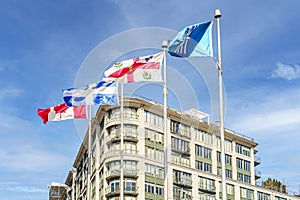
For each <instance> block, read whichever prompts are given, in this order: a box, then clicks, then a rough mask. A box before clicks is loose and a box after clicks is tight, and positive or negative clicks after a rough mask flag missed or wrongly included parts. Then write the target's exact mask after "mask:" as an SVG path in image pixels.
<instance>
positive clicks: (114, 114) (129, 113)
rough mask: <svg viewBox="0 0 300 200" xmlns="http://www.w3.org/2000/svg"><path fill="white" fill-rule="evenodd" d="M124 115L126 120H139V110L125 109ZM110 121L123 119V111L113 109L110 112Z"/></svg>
mask: <svg viewBox="0 0 300 200" xmlns="http://www.w3.org/2000/svg"><path fill="white" fill-rule="evenodd" d="M123 115H124V118H125V119H126V118H130V119H137V109H136V108H130V107H125V108H124V110H123ZM107 117H108V119H109V120H110V119H118V118H120V117H121V111H120V108H114V109H111V110H110V111H109V112H108V116H107Z"/></svg>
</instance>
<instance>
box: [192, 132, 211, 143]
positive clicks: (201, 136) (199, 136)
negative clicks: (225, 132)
mask: <svg viewBox="0 0 300 200" xmlns="http://www.w3.org/2000/svg"><path fill="white" fill-rule="evenodd" d="M195 139H196V140H199V141H201V142H204V143H207V144H212V134H210V133H207V132H205V131H202V130H199V129H195Z"/></svg>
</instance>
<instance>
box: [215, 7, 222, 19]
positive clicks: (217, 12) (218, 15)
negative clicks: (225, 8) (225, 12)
mask: <svg viewBox="0 0 300 200" xmlns="http://www.w3.org/2000/svg"><path fill="white" fill-rule="evenodd" d="M220 17H222V14H221V11H220V10H219V9H216V10H215V18H216V19H217V18H220Z"/></svg>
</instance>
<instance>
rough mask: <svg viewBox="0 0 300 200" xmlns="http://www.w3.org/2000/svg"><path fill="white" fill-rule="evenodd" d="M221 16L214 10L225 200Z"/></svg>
mask: <svg viewBox="0 0 300 200" xmlns="http://www.w3.org/2000/svg"><path fill="white" fill-rule="evenodd" d="M221 16H222V14H221V11H220V10H219V9H217V10H215V18H216V20H217V35H218V36H217V37H218V62H217V64H218V76H219V102H220V135H221V170H222V199H223V200H225V199H226V198H227V195H226V175H225V145H224V108H223V105H224V104H223V80H222V73H223V72H222V61H221V36H220V35H221V34H220V18H221Z"/></svg>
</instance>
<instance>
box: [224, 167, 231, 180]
mask: <svg viewBox="0 0 300 200" xmlns="http://www.w3.org/2000/svg"><path fill="white" fill-rule="evenodd" d="M225 175H226V178H232V171H231V170H229V169H225Z"/></svg>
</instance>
